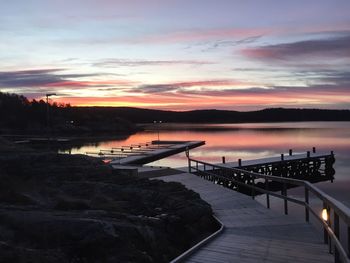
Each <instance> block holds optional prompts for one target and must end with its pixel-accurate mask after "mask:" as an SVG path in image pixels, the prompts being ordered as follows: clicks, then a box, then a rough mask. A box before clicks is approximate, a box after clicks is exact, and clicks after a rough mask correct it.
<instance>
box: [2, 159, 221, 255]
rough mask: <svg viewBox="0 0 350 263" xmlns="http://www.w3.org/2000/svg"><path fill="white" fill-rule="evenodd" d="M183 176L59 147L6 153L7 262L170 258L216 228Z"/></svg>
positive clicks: (4, 210)
mask: <svg viewBox="0 0 350 263" xmlns="http://www.w3.org/2000/svg"><path fill="white" fill-rule="evenodd" d="M211 213H212V211H211V208H210V206H209V205H208V204H207V203H205V202H204V201H202V200H201V199H200V197H199V195H198V194H197V193H195V192H193V191H190V190H187V189H186V188H184V187H183V186H182V185H181V184H178V183H165V182H163V181H159V180H153V181H150V180H148V179H140V178H136V177H130V176H126V175H121V174H117V173H116V172H115V171H113V170H112V169H111V168H110V167H109V166H107V165H104V164H103V163H102V162H100V161H99V160H96V159H93V158H89V157H84V156H69V155H58V154H53V153H45V154H38V153H30V154H28V153H25V152H24V153H21V154H19V153H12V154H7V155H6V154H2V155H1V157H0V262H168V261H169V260H171V259H173V258H174V257H176V256H177V255H179V254H180V253H181V252H183V251H184V250H186V249H188V248H189V247H191V246H192V245H194V244H195V243H196V242H198V241H199V240H201V239H202V238H204V237H205V236H207V235H209V234H210V233H212V232H213V231H215V230H216V228H217V226H216V224H215V222H214V220H213V219H212V217H211Z"/></svg>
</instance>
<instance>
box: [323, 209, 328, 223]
mask: <svg viewBox="0 0 350 263" xmlns="http://www.w3.org/2000/svg"><path fill="white" fill-rule="evenodd" d="M322 219H323V220H324V221H328V211H327V209H326V208H324V209H323V210H322Z"/></svg>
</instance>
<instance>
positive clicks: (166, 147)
mask: <svg viewBox="0 0 350 263" xmlns="http://www.w3.org/2000/svg"><path fill="white" fill-rule="evenodd" d="M204 144H205V141H153V142H152V144H151V145H150V146H147V147H145V148H142V149H144V150H143V151H142V149H140V150H138V149H136V148H135V149H136V150H134V151H133V152H131V153H130V155H129V156H127V157H124V158H117V159H115V160H113V161H111V164H112V165H120V164H122V165H134V164H136V165H142V164H146V163H150V162H154V161H157V160H160V159H163V158H165V157H168V156H171V155H174V154H177V153H180V152H184V151H186V150H187V149H193V148H196V147H199V146H202V145H204Z"/></svg>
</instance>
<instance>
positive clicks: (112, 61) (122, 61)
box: [92, 58, 215, 67]
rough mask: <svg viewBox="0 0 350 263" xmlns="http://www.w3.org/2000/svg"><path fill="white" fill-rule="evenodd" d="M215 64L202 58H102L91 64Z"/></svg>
mask: <svg viewBox="0 0 350 263" xmlns="http://www.w3.org/2000/svg"><path fill="white" fill-rule="evenodd" d="M207 64H215V63H214V62H210V61H202V60H129V59H113V58H111V59H104V60H101V61H98V62H95V63H93V64H92V66H95V67H140V66H164V65H165V66H172V65H198V66H201V65H207Z"/></svg>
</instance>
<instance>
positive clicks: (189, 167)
mask: <svg viewBox="0 0 350 263" xmlns="http://www.w3.org/2000/svg"><path fill="white" fill-rule="evenodd" d="M188 172H189V173H191V172H192V171H191V159H190V158H188Z"/></svg>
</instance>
